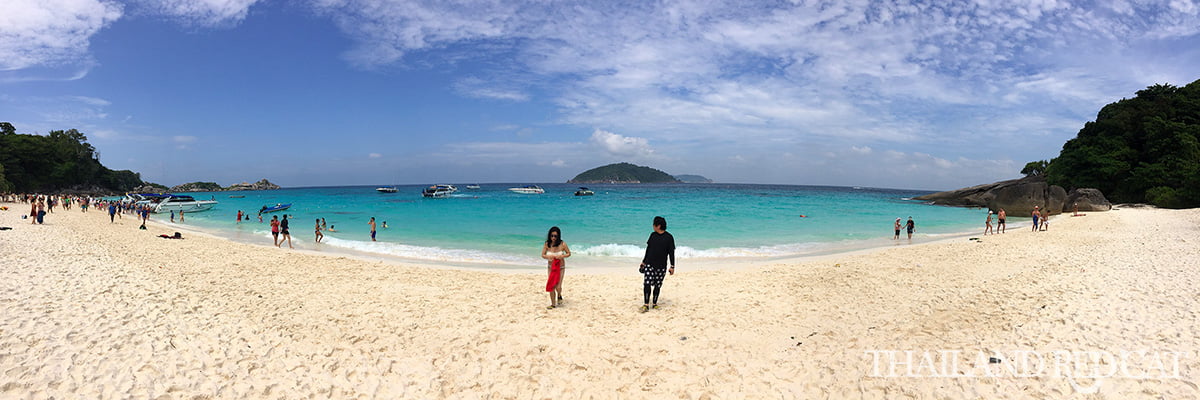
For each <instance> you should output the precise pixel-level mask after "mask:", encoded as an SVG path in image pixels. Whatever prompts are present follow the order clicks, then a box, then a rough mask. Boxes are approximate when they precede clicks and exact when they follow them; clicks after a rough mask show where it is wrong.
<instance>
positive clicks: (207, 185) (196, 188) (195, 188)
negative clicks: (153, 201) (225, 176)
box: [134, 179, 279, 193]
mask: <svg viewBox="0 0 1200 400" xmlns="http://www.w3.org/2000/svg"><path fill="white" fill-rule="evenodd" d="M275 189H279V185H276V184H274V183H271V181H268V180H266V179H263V180H260V181H258V182H255V183H248V182H242V183H235V184H232V185H229V186H228V187H222V186H221V185H218V184H217V183H216V182H191V183H185V184H182V185H178V186H173V187H170V188H168V187H166V186H163V185H159V184H157V183H146V184H144V185H142V186H139V187H138V188H137V189H135V190H134V191H135V192H143V193H158V192H225V191H238V190H275Z"/></svg>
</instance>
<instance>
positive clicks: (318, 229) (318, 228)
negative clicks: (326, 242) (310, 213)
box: [313, 219, 325, 243]
mask: <svg viewBox="0 0 1200 400" xmlns="http://www.w3.org/2000/svg"><path fill="white" fill-rule="evenodd" d="M316 224H317V225H316V227H314V228H313V229H315V230H316V234H317V243H321V238H323V237H325V235H322V234H321V220H320V219H318V220H316Z"/></svg>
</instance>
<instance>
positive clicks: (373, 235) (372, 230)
mask: <svg viewBox="0 0 1200 400" xmlns="http://www.w3.org/2000/svg"><path fill="white" fill-rule="evenodd" d="M367 225H370V226H371V241H372V242H374V241H375V217H371V221H370V222H367Z"/></svg>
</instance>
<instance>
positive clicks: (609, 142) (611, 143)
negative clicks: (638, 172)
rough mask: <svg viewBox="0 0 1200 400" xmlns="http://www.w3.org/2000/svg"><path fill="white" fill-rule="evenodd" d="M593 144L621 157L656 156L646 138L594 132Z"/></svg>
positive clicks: (600, 130) (601, 131)
mask: <svg viewBox="0 0 1200 400" xmlns="http://www.w3.org/2000/svg"><path fill="white" fill-rule="evenodd" d="M591 142H592V144H594V145H596V146H599V147H600V148H601V149H602V150H604V151H606V152H608V153H609V154H612V155H614V156H619V157H648V156H651V155H653V154H654V149H651V148H650V141H648V140H646V139H645V138H639V137H628V136H621V135H618V134H616V133H612V132H608V131H605V130H602V129H596V130H595V131H593V132H592V137H591Z"/></svg>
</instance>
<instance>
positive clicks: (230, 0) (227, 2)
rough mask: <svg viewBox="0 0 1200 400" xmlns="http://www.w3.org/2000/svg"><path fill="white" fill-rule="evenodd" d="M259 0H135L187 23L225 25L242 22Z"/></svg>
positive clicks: (155, 12)
mask: <svg viewBox="0 0 1200 400" xmlns="http://www.w3.org/2000/svg"><path fill="white" fill-rule="evenodd" d="M257 2H258V0H135V3H137V4H138V5H139V6H140V7H141V8H142V10H143V11H145V12H147V13H149V14H152V15H161V16H165V17H168V18H172V19H176V20H178V21H180V22H182V23H184V24H187V25H198V26H223V25H231V24H237V23H240V22H242V20H244V19H246V15H247V14H248V13H249V12H250V7H251V6H253V5H254V3H257Z"/></svg>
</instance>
